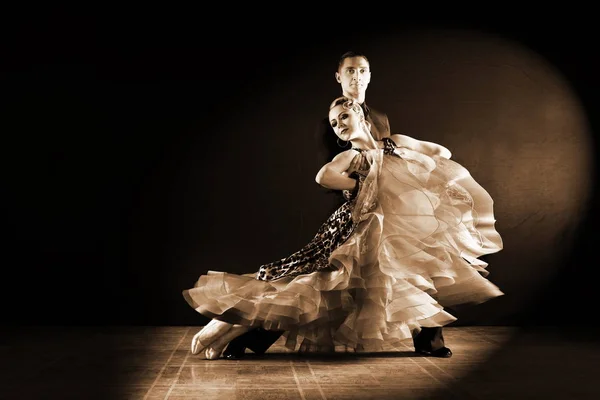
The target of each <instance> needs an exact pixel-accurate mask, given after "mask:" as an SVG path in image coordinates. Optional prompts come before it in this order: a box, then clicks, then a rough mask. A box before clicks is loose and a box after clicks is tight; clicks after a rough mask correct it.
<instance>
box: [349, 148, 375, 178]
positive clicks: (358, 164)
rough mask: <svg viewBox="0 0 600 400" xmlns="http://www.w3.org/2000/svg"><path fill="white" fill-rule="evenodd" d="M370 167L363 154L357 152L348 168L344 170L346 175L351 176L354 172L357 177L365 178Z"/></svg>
mask: <svg viewBox="0 0 600 400" xmlns="http://www.w3.org/2000/svg"><path fill="white" fill-rule="evenodd" d="M370 167H371V165H370V164H369V160H368V159H367V157H365V155H364V154H363V153H361V152H359V153H357V154H356V155H355V156H354V158H353V159H352V161H350V166H349V167H348V169H347V170H346V173H347V174H348V175H352V174H353V173H354V172H356V173H357V174H359V175H362V176H367V174H368V173H369V168H370Z"/></svg>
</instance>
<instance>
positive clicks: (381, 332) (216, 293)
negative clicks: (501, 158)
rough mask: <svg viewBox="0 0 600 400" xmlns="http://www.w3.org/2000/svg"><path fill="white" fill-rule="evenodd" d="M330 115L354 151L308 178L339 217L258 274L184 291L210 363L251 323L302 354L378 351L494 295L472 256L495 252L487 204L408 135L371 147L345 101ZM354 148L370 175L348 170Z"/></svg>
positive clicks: (219, 275)
mask: <svg viewBox="0 0 600 400" xmlns="http://www.w3.org/2000/svg"><path fill="white" fill-rule="evenodd" d="M329 120H330V122H331V125H332V127H333V129H334V132H335V133H336V135H337V136H338V137H339V138H341V139H343V140H345V141H348V142H350V143H351V144H352V148H351V149H349V150H347V151H344V152H342V153H340V154H338V155H337V156H336V157H335V158H334V159H333V160H332V161H331V162H329V163H328V164H326V165H325V166H323V168H322V169H321V170H320V171H319V173H318V174H317V178H316V180H317V182H318V183H320V184H321V185H323V186H325V187H327V188H330V189H336V190H345V191H346V193H347V194H348V195H349V199H350V200H349V201H348V202H347V203H346V204H344V206H342V208H341V209H340V210H341V213H340V215H341V218H337V217H336V214H338V213H337V212H336V214H334V216H332V217H331V218H330V219H329V220H328V222H327V223H326V224H324V226H323V227H322V228H321V230H320V231H319V233H318V234H317V235H316V236H315V238H314V239H313V241H312V242H311V243H310V244H309V245H308V246H306V247H305V248H304V249H302V250H301V251H299V252H298V253H295V255H294V256H292V257H288V258H286V259H283V260H280V262H276V263H272V264H267V265H264V266H262V267H261V268H260V270H259V272H258V274H257V276H256V277H254V275H233V274H228V273H223V272H213V271H209V272H208V274H207V275H204V276H201V277H200V279H199V280H198V282H197V284H196V285H195V287H194V288H193V289H190V290H187V291H185V292H184V296H185V298H186V300H187V301H188V303H189V304H190V305H191V306H192V307H194V308H195V309H196V310H197V311H198V312H200V313H202V314H203V315H205V316H208V317H210V318H213V320H212V321H211V322H210V323H209V324H208V325H207V326H206V327H205V328H204V329H203V330H201V331H200V332H199V333H198V334H197V335H196V336H195V337H194V339H193V340H192V352H193V353H195V354H196V353H199V352H201V351H202V350H204V355H205V356H206V358H208V359H214V358H218V357H219V356H220V353H221V352H222V350H223V348H224V347H225V345H226V344H227V343H228V342H229V341H230V340H232V339H233V338H235V337H237V336H239V335H241V334H242V333H244V332H246V331H247V330H248V329H251V328H252V327H263V328H265V329H271V330H282V331H286V333H285V334H284V335H285V336H286V346H287V347H289V348H291V349H296V348H297V347H298V339H303V341H302V345H301V346H300V350H301V351H334V350H337V349H340V350H341V349H344V350H346V351H347V350H348V349H350V350H354V351H376V350H380V349H382V348H383V347H384V346H385V345H392V346H395V345H397V344H399V343H400V342H401V341H403V340H405V339H408V338H411V337H415V335H417V333H418V332H420V331H421V330H422V328H435V327H441V326H444V325H447V324H448V323H450V322H452V321H454V320H456V318H455V317H454V316H452V315H451V314H449V313H448V312H446V311H445V310H444V308H443V306H451V305H458V304H465V303H481V302H483V301H486V300H488V299H490V298H493V297H496V296H500V295H502V292H501V291H500V290H499V289H498V288H497V287H496V286H495V285H493V284H492V283H491V282H489V281H488V280H487V279H485V278H484V276H486V275H487V271H486V270H485V267H486V266H487V264H486V263H485V262H483V261H481V260H479V259H478V257H480V256H481V255H484V254H490V253H495V252H497V251H499V250H501V249H502V240H501V238H500V235H499V234H498V232H497V231H496V230H495V228H494V223H495V220H494V217H493V208H492V206H493V201H492V199H491V197H490V196H489V194H488V193H487V192H486V191H485V190H484V189H483V188H482V187H481V186H479V185H478V184H477V183H476V182H475V181H474V180H473V178H472V177H471V176H470V174H469V173H468V171H467V170H466V169H465V168H463V167H462V166H460V165H459V164H457V163H455V162H453V161H451V160H450V159H449V158H450V156H451V154H450V152H449V151H448V150H447V149H446V148H444V147H443V146H439V145H437V144H435V143H430V142H423V141H418V140H415V139H413V138H410V137H408V136H405V135H392V136H391V137H390V138H388V139H384V141H383V142H376V141H374V140H373V138H372V136H371V135H370V134H369V124H368V122H367V121H365V118H364V114H363V111H362V109H361V107H360V106H359V105H358V104H355V103H354V102H353V101H352V100H349V99H347V98H345V97H341V98H338V99H336V100H334V102H333V103H332V105H331V107H330V112H329ZM357 153H360V154H362V155H363V157H364V159H365V160H366V161H367V163H368V168H365V169H364V170H354V169H353V168H351V164H352V160H353V159H354V157H355V155H356V154H357ZM344 207H345V208H344ZM336 221H337V222H338V223H335V222H336ZM326 232H334V233H333V234H332V237H333V240H332V238H331V237H326V235H325V233H326ZM323 257H325V258H323ZM442 305H443V306H442ZM417 336H418V335H417ZM416 343H417V342H415V344H416ZM447 350H448V349H447ZM448 352H449V350H448Z"/></svg>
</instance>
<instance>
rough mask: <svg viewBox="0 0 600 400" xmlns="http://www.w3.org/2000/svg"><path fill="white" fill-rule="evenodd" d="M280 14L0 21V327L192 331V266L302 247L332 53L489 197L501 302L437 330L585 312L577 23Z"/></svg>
mask: <svg viewBox="0 0 600 400" xmlns="http://www.w3.org/2000/svg"><path fill="white" fill-rule="evenodd" d="M334 15H336V14H335V13H333V14H332V16H334ZM296 17H300V19H299V20H297V21H294V22H292V21H290V20H289V19H277V18H271V17H267V16H263V17H258V18H257V17H253V18H250V17H249V16H247V18H242V17H240V16H236V15H229V16H227V15H225V14H220V15H219V17H218V18H217V17H216V16H215V15H213V14H210V13H208V12H199V13H196V14H193V13H183V12H182V13H177V12H173V13H161V12H158V11H155V12H147V11H146V12H141V11H140V12H136V13H117V12H115V13H111V14H110V15H102V14H98V13H96V14H90V13H81V14H78V13H75V12H66V11H64V10H63V11H56V10H54V11H48V12H45V13H44V14H40V15H31V14H30V15H28V16H27V17H23V18H19V19H15V20H14V21H13V24H11V25H10V26H11V32H10V35H9V39H10V40H8V41H7V43H8V45H7V47H6V50H7V51H6V52H5V54H6V55H7V57H6V58H5V63H4V65H5V67H6V69H5V73H4V74H3V86H4V88H5V89H6V90H3V95H4V98H5V106H4V108H3V114H4V115H3V117H2V122H3V129H2V131H3V136H2V137H3V145H2V163H3V166H2V172H1V174H2V175H1V176H2V186H1V190H2V192H1V194H2V206H3V217H4V223H3V227H4V231H5V236H6V237H5V240H4V241H3V247H4V250H3V252H2V253H3V258H2V259H3V262H2V263H3V280H2V281H3V291H2V295H3V297H4V301H3V304H4V305H5V307H4V310H3V314H4V316H3V322H4V323H8V324H33V325H40V324H48V325H71V324H75V325H78V324H84V325H102V324H125V325H130V324H142V325H162V324H168V325H178V324H183V325H194V324H200V323H204V322H205V320H204V319H203V318H202V317H200V316H199V315H198V314H196V313H195V311H193V310H192V309H191V308H190V307H189V306H188V305H187V304H186V303H185V301H184V300H183V298H182V296H181V291H182V290H183V289H185V288H188V287H191V286H192V285H193V284H194V282H195V280H196V279H197V278H198V276H199V275H200V274H203V273H206V271H208V270H224V271H230V272H236V273H247V272H253V271H256V270H257V268H258V266H259V265H260V264H262V263H265V262H270V261H273V260H275V259H278V258H280V257H283V256H285V255H288V254H289V253H291V252H293V251H295V250H297V249H299V248H300V247H301V246H303V245H304V244H305V243H306V242H307V241H309V240H310V239H311V238H312V235H313V234H314V232H315V231H316V229H317V228H318V226H319V224H320V223H321V222H322V221H324V219H325V218H326V217H327V216H328V214H329V213H330V212H331V210H332V206H333V203H332V201H333V199H332V198H331V197H330V196H328V195H326V194H325V191H324V190H322V189H321V188H319V186H318V185H317V184H316V183H315V182H314V176H315V174H316V172H317V170H318V168H319V165H318V162H317V161H316V158H315V153H316V146H317V143H315V141H314V139H313V134H314V130H315V127H316V125H317V122H318V121H319V119H321V118H323V117H324V116H325V115H326V112H327V107H328V104H329V103H330V101H331V100H332V99H333V98H334V97H336V96H337V95H339V94H340V88H339V85H338V84H337V83H336V82H335V80H334V77H333V74H334V72H335V69H336V64H337V59H338V57H339V55H341V54H342V53H343V52H345V51H346V50H357V51H363V52H365V53H366V54H367V55H368V56H369V59H370V61H371V64H372V81H371V84H370V87H369V89H368V92H367V99H368V102H369V104H371V105H372V106H373V107H376V108H378V109H380V110H383V111H385V112H387V113H388V115H389V118H390V122H391V126H392V131H393V132H402V133H405V134H408V135H411V136H414V137H416V138H419V139H423V140H431V141H436V142H439V143H441V144H443V145H445V146H446V147H448V148H450V150H451V151H452V152H453V155H454V158H455V159H456V160H457V161H459V162H460V163H462V164H463V165H465V166H466V167H467V168H469V170H470V171H471V172H472V174H473V176H474V177H475V178H476V179H477V180H478V181H479V182H480V183H482V184H483V185H484V187H486V188H487V189H488V191H489V192H490V194H491V195H492V197H493V198H494V199H495V202H496V203H495V210H496V218H497V225H496V226H497V228H498V230H499V231H500V233H501V234H502V235H503V239H504V244H505V249H504V250H503V251H502V252H500V253H498V254H496V255H492V256H489V257H487V258H486V260H487V261H488V262H489V263H490V266H489V270H490V272H491V275H490V279H491V280H492V281H494V282H495V283H496V284H498V285H499V286H500V287H501V288H502V289H503V290H504V291H505V293H506V295H505V296H503V297H502V298H498V299H495V300H493V301H490V302H489V303H486V304H483V305H481V306H478V307H474V308H467V309H464V310H457V311H456V313H457V315H458V316H459V321H458V324H513V325H514V324H518V325H522V324H527V323H531V324H552V325H569V324H577V323H580V321H582V320H583V319H584V318H586V316H587V315H588V314H589V313H591V312H595V306H594V297H593V295H592V292H593V290H594V289H595V279H596V278H597V270H596V268H595V266H596V262H595V261H594V258H592V259H591V260H589V257H593V256H594V250H595V246H596V241H595V239H594V233H593V232H594V228H595V226H596V224H597V222H596V221H597V213H596V210H597V200H596V195H595V186H594V185H593V182H594V180H595V176H594V174H593V171H594V170H595V168H596V159H595V151H596V149H595V147H596V141H595V139H596V138H595V135H594V132H597V129H598V119H597V117H596V116H595V115H594V112H595V111H596V108H597V100H598V95H597V93H598V92H597V89H598V86H597V82H598V81H597V79H598V78H597V75H596V74H595V73H596V71H597V68H598V63H597V60H595V58H594V57H595V55H594V51H593V48H592V47H591V44H592V38H591V36H589V34H590V32H591V28H592V26H591V25H588V24H586V23H584V22H582V21H574V22H579V23H577V24H575V25H572V26H571V27H570V28H569V29H561V30H555V27H556V23H555V22H556V21H555V20H553V19H551V18H550V19H548V18H546V19H544V18H536V19H530V18H526V17H520V18H514V17H513V18H512V19H510V20H507V19H504V20H502V21H501V22H498V23H495V22H492V21H490V20H486V19H483V18H481V17H479V18H476V17H473V18H472V19H471V18H469V19H466V18H461V19H458V18H455V17H449V16H447V17H446V18H427V19H425V18H423V19H422V20H417V19H416V18H397V17H392V16H389V15H388V16H385V18H384V17H383V16H382V19H381V18H380V19H378V20H377V22H371V23H365V24H360V25H359V26H353V27H349V28H345V29H340V26H341V25H342V24H343V23H344V21H343V20H342V19H335V18H333V19H329V18H327V17H326V16H325V15H323V16H322V17H319V18H316V17H315V16H314V15H312V16H311V15H308V14H307V15H304V14H296ZM563 17H564V18H566V17H565V16H563ZM208 22H216V25H215V26H209V24H208ZM578 321H579V322H578ZM586 323H588V324H589V323H591V322H589V319H586Z"/></svg>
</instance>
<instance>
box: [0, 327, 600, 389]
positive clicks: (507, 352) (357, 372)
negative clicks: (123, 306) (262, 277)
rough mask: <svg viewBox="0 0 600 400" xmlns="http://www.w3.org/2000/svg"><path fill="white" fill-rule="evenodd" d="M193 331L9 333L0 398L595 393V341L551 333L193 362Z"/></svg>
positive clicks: (461, 335)
mask: <svg viewBox="0 0 600 400" xmlns="http://www.w3.org/2000/svg"><path fill="white" fill-rule="evenodd" d="M198 328H199V327H86V328H81V327H72V328H70V327H63V328H58V327H57V328H48V327H44V328H33V327H27V328H25V327H21V328H13V329H9V330H7V331H5V332H3V333H2V335H1V336H0V337H1V338H2V341H1V342H0V359H1V360H2V363H1V364H0V365H1V367H0V368H1V370H0V377H1V379H0V399H7V400H9V399H10V400H13V399H179V398H186V399H203V400H210V399H226V400H235V399H262V400H266V399H301V400H309V399H310V400H312V399H327V400H334V399H361V400H368V399H377V400H387V399H440V400H441V399H443V400H452V399H485V400H495V399H510V400H516V399H544V400H547V399H600V381H599V380H598V372H600V370H599V368H600V346H598V343H597V342H595V341H586V340H581V338H579V339H577V340H576V337H575V338H574V337H571V336H568V335H566V336H565V335H563V334H561V333H559V332H557V331H553V330H551V329H543V330H540V331H537V332H533V331H522V330H518V329H516V328H512V327H450V328H446V329H445V331H444V332H445V333H444V336H445V337H446V342H447V345H448V346H449V347H450V348H451V349H452V350H453V352H454V356H453V357H452V358H450V359H436V358H430V357H423V356H419V355H417V354H415V353H414V352H413V348H412V347H411V343H410V341H407V342H406V345H405V346H404V347H402V348H398V349H389V350H390V351H385V352H380V353H359V354H356V353H354V354H352V353H346V354H338V355H334V356H328V357H325V356H309V357H306V356H304V357H303V356H300V355H298V354H296V353H292V352H290V351H289V350H287V349H286V348H284V347H283V346H282V345H281V339H280V341H279V342H277V343H276V344H275V345H274V346H273V347H272V348H271V349H270V350H269V352H268V353H267V354H266V355H265V356H263V357H257V356H254V355H253V354H249V355H248V356H247V357H246V358H245V359H244V360H238V361H228V360H224V359H220V360H214V361H206V360H199V359H198V358H197V357H196V356H194V355H192V354H191V353H190V352H189V343H190V340H191V338H192V336H193V335H194V333H196V331H197V330H198Z"/></svg>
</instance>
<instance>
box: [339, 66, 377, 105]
mask: <svg viewBox="0 0 600 400" xmlns="http://www.w3.org/2000/svg"><path fill="white" fill-rule="evenodd" d="M335 79H336V80H337V81H338V83H340V84H341V85H342V92H343V94H344V95H345V96H347V97H352V98H358V97H359V96H360V95H363V96H364V94H365V92H366V91H367V86H369V82H371V70H370V69H369V63H368V62H367V60H365V59H364V58H363V57H349V58H346V59H345V60H344V63H343V64H342V66H341V67H340V69H339V71H338V72H336V73H335Z"/></svg>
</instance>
